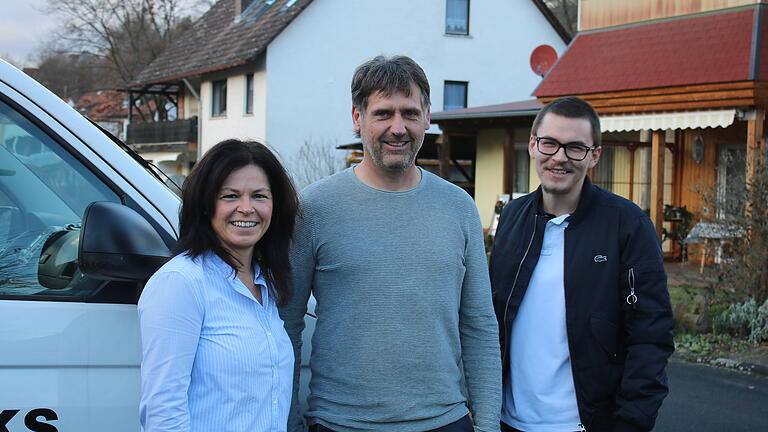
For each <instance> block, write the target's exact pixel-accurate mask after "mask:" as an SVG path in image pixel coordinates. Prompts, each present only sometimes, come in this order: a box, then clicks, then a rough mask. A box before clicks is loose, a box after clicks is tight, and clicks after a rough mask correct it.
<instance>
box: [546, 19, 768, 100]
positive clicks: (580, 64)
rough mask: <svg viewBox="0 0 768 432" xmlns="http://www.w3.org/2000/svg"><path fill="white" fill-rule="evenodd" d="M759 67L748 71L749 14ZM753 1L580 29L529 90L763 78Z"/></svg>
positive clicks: (765, 43)
mask: <svg viewBox="0 0 768 432" xmlns="http://www.w3.org/2000/svg"><path fill="white" fill-rule="evenodd" d="M756 13H763V14H764V16H763V21H762V25H761V26H760V27H762V28H760V29H758V30H759V31H758V32H757V34H758V35H759V37H760V38H761V39H762V41H761V44H760V45H759V46H760V54H762V58H763V59H764V60H763V66H762V67H760V69H759V73H758V76H754V75H752V76H750V59H751V57H752V50H753V44H752V35H753V27H754V26H755V25H756V22H755V21H756V20H755V14H756ZM765 13H768V12H764V11H763V9H762V8H760V7H759V5H756V6H755V7H749V8H739V9H738V10H726V11H724V12H721V13H716V14H705V15H696V16H687V17H678V18H674V19H669V20H664V21H656V22H651V23H642V24H630V25H627V26H623V27H620V28H613V29H604V30H598V31H594V32H586V33H580V34H578V35H577V36H576V38H575V39H574V40H573V42H572V43H571V45H570V46H569V47H568V49H567V51H566V52H565V53H564V54H563V56H562V57H561V58H560V60H559V61H558V62H557V63H556V64H555V65H554V67H553V68H552V70H551V71H550V72H549V74H548V75H547V76H546V77H545V79H544V81H543V82H542V83H541V84H540V85H539V87H538V88H537V89H536V90H535V91H534V95H535V96H538V97H542V96H563V95H576V94H588V93H599V92H612V91H622V90H634V89H647V88H654V87H669V86H680V85H692V84H706V83H721V82H731V81H746V80H751V79H766V77H768V31H765V23H766V19H768V17H766V16H765Z"/></svg>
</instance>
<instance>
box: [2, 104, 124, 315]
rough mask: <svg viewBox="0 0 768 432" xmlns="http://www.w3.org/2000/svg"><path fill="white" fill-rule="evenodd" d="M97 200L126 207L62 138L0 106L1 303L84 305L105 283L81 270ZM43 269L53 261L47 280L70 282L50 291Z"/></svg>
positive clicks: (8, 106)
mask: <svg viewBox="0 0 768 432" xmlns="http://www.w3.org/2000/svg"><path fill="white" fill-rule="evenodd" d="M94 201H112V202H118V203H119V202H120V198H119V196H118V195H117V194H115V193H114V192H113V191H112V190H111V189H110V188H109V187H107V185H105V184H104V183H103V182H102V181H101V180H99V179H98V177H96V176H95V175H94V174H93V173H92V172H91V171H89V170H88V169H87V168H86V167H85V166H84V165H83V164H82V163H80V162H79V161H78V160H77V159H76V158H75V157H73V156H72V155H71V154H70V153H69V152H67V151H66V150H65V149H64V148H63V147H62V146H61V145H60V144H59V143H58V142H57V141H56V140H54V139H52V138H51V137H50V136H49V135H48V134H47V133H45V132H44V131H43V130H42V129H40V128H39V127H37V126H36V125H35V124H34V123H32V122H31V121H29V120H28V119H27V118H26V117H24V116H23V115H21V114H20V113H19V112H17V111H16V110H14V109H13V108H12V107H11V106H10V105H8V104H6V103H4V102H3V101H2V100H0V298H28V299H37V298H39V299H44V298H45V299H51V298H52V299H57V298H59V299H62V300H77V299H81V298H84V297H85V296H87V295H88V293H90V292H93V291H94V290H96V289H98V288H99V287H100V286H101V285H103V283H100V282H99V281H94V280H90V279H89V278H86V277H84V276H83V275H82V274H80V272H79V270H78V269H77V249H76V246H77V241H78V240H77V238H78V233H79V227H80V223H81V222H82V216H83V212H84V211H85V208H86V207H87V206H88V204H90V203H91V202H94ZM46 243H47V244H46ZM54 243H55V247H53V248H50V247H49V248H47V249H46V250H48V251H49V252H55V253H53V254H50V253H49V254H47V255H46V254H44V256H41V252H43V249H44V246H51V244H54ZM49 260H50V261H49ZM38 263H41V264H46V263H48V265H47V267H46V268H45V269H44V272H43V273H44V274H43V275H42V276H40V277H41V278H44V277H54V278H59V279H60V280H61V281H65V282H67V283H62V282H60V283H58V285H59V286H58V287H56V288H53V289H52V288H46V287H44V286H42V285H41V284H40V283H39V281H38ZM45 272H55V274H47V273H45Z"/></svg>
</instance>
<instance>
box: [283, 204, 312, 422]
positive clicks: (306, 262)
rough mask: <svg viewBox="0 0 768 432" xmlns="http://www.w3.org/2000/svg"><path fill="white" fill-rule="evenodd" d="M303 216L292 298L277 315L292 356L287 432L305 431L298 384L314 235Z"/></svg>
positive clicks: (297, 234) (297, 238)
mask: <svg viewBox="0 0 768 432" xmlns="http://www.w3.org/2000/svg"><path fill="white" fill-rule="evenodd" d="M303 211H304V216H303V217H300V218H299V220H297V221H296V228H295V232H294V236H293V238H294V243H293V247H292V249H291V269H292V270H293V274H292V284H293V285H292V289H293V291H292V297H291V300H290V301H289V302H288V304H286V305H285V306H284V307H283V308H281V310H280V316H281V318H282V319H283V321H284V322H285V330H286V332H287V333H288V336H289V337H290V338H291V343H292V344H293V352H294V356H295V361H294V374H293V397H292V398H291V409H290V413H289V415H288V431H289V432H301V431H304V430H306V427H305V425H304V421H303V419H302V416H301V409H300V408H301V401H300V400H299V383H300V377H301V375H300V374H301V346H302V341H301V334H302V332H303V331H304V315H305V314H306V312H307V301H308V300H309V295H310V293H311V291H312V278H313V275H314V270H315V258H314V255H315V254H314V247H313V235H312V226H311V217H309V216H308V212H309V208H307V207H305V208H304V209H303Z"/></svg>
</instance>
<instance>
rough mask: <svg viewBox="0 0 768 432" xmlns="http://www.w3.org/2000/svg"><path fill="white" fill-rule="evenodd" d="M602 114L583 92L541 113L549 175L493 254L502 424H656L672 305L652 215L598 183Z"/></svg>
mask: <svg viewBox="0 0 768 432" xmlns="http://www.w3.org/2000/svg"><path fill="white" fill-rule="evenodd" d="M600 138H601V134H600V120H599V118H598V116H597V113H596V112H595V110H594V109H593V108H592V107H591V106H590V105H589V104H588V103H587V102H585V101H584V100H582V99H579V98H576V97H567V98H561V99H557V100H555V101H553V102H551V103H550V104H548V105H547V106H545V107H544V108H543V109H542V110H541V111H540V112H539V114H538V115H537V116H536V119H535V120H534V122H533V127H532V129H531V138H530V142H529V145H528V153H529V154H530V156H531V159H532V160H533V162H534V165H535V167H536V173H537V174H538V176H539V178H540V180H541V186H540V187H539V188H538V189H537V190H536V191H534V192H532V193H530V194H528V195H526V196H524V197H521V198H519V199H517V200H514V201H512V202H511V203H509V205H507V207H506V208H505V209H504V211H503V213H502V215H501V219H500V221H499V226H498V228H497V231H496V238H495V244H494V249H493V253H492V256H491V284H492V287H493V300H494V307H495V309H496V315H497V318H498V321H499V339H500V341H501V356H502V376H503V382H504V395H503V406H502V412H501V420H502V424H501V428H502V431H525V432H574V431H580V430H587V431H589V432H603V431H605V432H621V431H648V430H651V429H652V428H653V425H654V422H655V419H656V413H657V412H658V409H659V407H660V406H661V402H662V400H663V399H664V397H665V396H666V395H667V391H668V389H667V379H666V375H665V372H664V370H665V367H666V364H667V358H668V357H669V355H670V354H671V353H672V351H673V349H674V348H673V344H672V310H671V307H670V303H669V294H668V292H667V286H666V282H667V278H666V274H665V272H664V267H663V261H662V254H661V248H660V247H659V240H658V238H657V237H656V231H655V230H654V228H653V225H652V223H651V221H650V219H649V218H648V216H646V215H645V214H644V213H643V212H642V210H640V208H638V207H637V206H636V205H635V204H633V203H632V202H630V201H628V200H626V199H624V198H621V197H619V196H617V195H614V194H612V193H610V192H608V191H605V190H603V189H600V188H598V187H597V186H594V185H592V183H591V182H590V181H589V177H588V176H587V171H588V170H589V169H590V168H593V167H595V165H597V163H598V161H599V160H600V153H601V150H602V148H601V145H600V144H601V139H600Z"/></svg>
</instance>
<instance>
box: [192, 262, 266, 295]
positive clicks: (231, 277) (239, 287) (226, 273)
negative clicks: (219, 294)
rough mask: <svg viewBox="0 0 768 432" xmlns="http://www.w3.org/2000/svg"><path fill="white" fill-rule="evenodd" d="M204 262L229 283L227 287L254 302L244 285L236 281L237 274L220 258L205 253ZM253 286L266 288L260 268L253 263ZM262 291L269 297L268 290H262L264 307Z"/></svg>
mask: <svg viewBox="0 0 768 432" xmlns="http://www.w3.org/2000/svg"><path fill="white" fill-rule="evenodd" d="M203 258H204V262H205V264H206V265H207V266H208V267H209V268H210V269H211V270H213V271H214V272H215V273H217V274H218V275H219V276H221V277H223V278H224V279H226V280H227V281H228V282H229V286H230V287H231V288H232V289H234V290H235V291H237V292H238V293H240V294H242V295H244V296H246V297H248V298H249V299H251V300H254V301H255V300H256V299H254V298H253V295H252V294H251V292H250V291H248V288H246V287H245V285H243V284H242V282H240V280H239V279H237V274H236V273H235V270H234V269H233V268H232V267H231V266H230V265H229V264H227V263H226V262H225V261H224V260H223V259H221V257H220V256H218V255H217V254H216V253H215V252H213V251H210V250H209V251H207V252H206V253H205V254H204V256H203ZM253 284H254V285H255V286H257V287H259V286H264V287H267V280H266V278H265V277H264V275H263V274H262V272H261V267H260V266H259V264H257V263H255V262H254V263H253ZM264 291H266V292H267V296H268V295H269V290H268V289H267V290H262V301H263V302H264V305H266V301H267V298H266V297H264Z"/></svg>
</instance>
